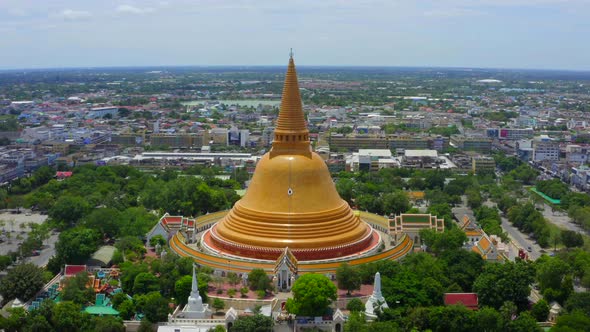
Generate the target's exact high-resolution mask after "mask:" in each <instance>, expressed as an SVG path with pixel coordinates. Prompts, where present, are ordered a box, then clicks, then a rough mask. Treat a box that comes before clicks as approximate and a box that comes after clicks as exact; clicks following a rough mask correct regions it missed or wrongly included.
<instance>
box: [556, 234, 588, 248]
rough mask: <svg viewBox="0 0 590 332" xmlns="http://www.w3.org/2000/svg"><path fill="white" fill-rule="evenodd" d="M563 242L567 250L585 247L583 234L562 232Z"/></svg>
mask: <svg viewBox="0 0 590 332" xmlns="http://www.w3.org/2000/svg"><path fill="white" fill-rule="evenodd" d="M561 242H562V243H563V245H565V246H566V247H567V248H575V247H582V246H583V245H584V238H583V237H582V234H580V233H578V232H575V231H570V230H562V231H561Z"/></svg>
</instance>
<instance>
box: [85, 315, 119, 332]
mask: <svg viewBox="0 0 590 332" xmlns="http://www.w3.org/2000/svg"><path fill="white" fill-rule="evenodd" d="M91 324H92V329H93V331H96V332H125V325H123V321H122V320H121V319H120V318H118V317H112V316H95V317H92V322H91Z"/></svg>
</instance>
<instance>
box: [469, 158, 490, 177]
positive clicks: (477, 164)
mask: <svg viewBox="0 0 590 332" xmlns="http://www.w3.org/2000/svg"><path fill="white" fill-rule="evenodd" d="M471 170H472V171H473V173H475V174H479V173H490V172H491V173H493V172H494V171H495V170H496V161H495V160H494V158H492V157H489V156H474V157H472V158H471Z"/></svg>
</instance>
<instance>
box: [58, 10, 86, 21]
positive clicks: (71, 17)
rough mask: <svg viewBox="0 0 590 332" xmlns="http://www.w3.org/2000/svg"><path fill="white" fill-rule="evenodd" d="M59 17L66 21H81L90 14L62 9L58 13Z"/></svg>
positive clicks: (83, 11)
mask: <svg viewBox="0 0 590 332" xmlns="http://www.w3.org/2000/svg"><path fill="white" fill-rule="evenodd" d="M58 16H59V17H61V18H63V19H64V20H68V21H75V20H83V19H86V18H89V17H91V16H92V15H91V14H90V12H88V11H85V10H73V9H64V10H62V11H61V13H59V15H58Z"/></svg>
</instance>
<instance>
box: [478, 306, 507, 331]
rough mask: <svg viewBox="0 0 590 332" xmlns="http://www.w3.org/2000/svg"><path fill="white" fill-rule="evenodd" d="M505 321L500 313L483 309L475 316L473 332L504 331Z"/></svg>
mask: <svg viewBox="0 0 590 332" xmlns="http://www.w3.org/2000/svg"><path fill="white" fill-rule="evenodd" d="M504 324H505V321H504V319H503V318H502V315H500V313H499V312H498V311H497V310H495V309H493V308H490V307H483V308H481V309H480V310H478V311H477V313H476V314H475V329H474V331H483V332H501V331H504Z"/></svg>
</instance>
